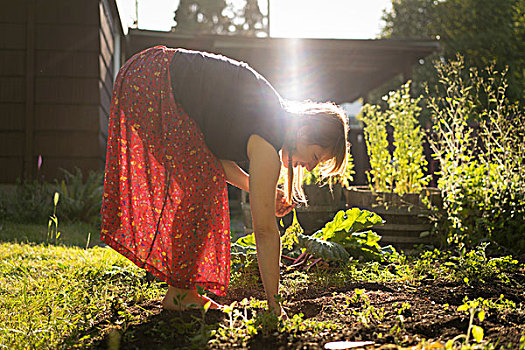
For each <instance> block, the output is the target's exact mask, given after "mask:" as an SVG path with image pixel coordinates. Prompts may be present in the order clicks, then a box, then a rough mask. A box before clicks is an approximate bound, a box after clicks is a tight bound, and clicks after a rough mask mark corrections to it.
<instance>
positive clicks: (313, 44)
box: [129, 29, 439, 52]
mask: <svg viewBox="0 0 525 350" xmlns="http://www.w3.org/2000/svg"><path fill="white" fill-rule="evenodd" d="M129 35H137V36H144V37H156V38H162V39H166V40H191V41H196V40H202V41H207V42H213V46H214V47H217V48H267V49H272V48H274V47H278V48H281V47H282V46H289V45H290V43H292V42H295V43H298V44H301V43H302V44H308V47H310V48H312V49H316V48H317V47H318V48H319V49H323V50H330V49H336V50H345V49H352V50H353V49H359V48H362V49H395V50H409V51H413V50H417V51H428V52H433V51H436V50H437V49H438V48H439V42H438V41H437V40H434V39H317V38H316V39H313V38H274V37H271V38H256V37H243V36H238V35H235V36H234V35H212V34H194V33H180V32H162V31H152V30H144V29H130V31H129Z"/></svg>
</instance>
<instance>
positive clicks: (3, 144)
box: [0, 0, 113, 182]
mask: <svg viewBox="0 0 525 350" xmlns="http://www.w3.org/2000/svg"><path fill="white" fill-rule="evenodd" d="M0 5H1V6H2V8H3V9H5V11H2V12H0V182H13V181H15V179H16V178H17V177H23V176H24V175H25V176H28V177H33V178H34V177H41V176H44V178H45V179H47V180H51V179H53V178H55V177H57V176H59V175H60V171H59V168H61V167H62V168H66V169H72V168H73V167H74V166H78V167H80V168H82V169H84V170H89V169H94V170H100V169H102V168H103V164H104V155H105V133H106V131H105V130H107V127H106V126H105V125H106V124H107V115H108V112H109V104H110V96H111V95H110V94H111V89H112V81H113V80H112V76H113V63H112V53H113V31H112V28H111V23H112V20H111V13H110V12H109V9H107V5H106V4H105V1H104V0H101V1H92V0H75V1H71V0H46V1H38V0H17V1H5V0H0ZM39 156H41V157H42V160H43V163H42V167H41V169H37V160H38V158H39Z"/></svg>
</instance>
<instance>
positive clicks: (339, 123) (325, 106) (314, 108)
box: [281, 101, 349, 204]
mask: <svg viewBox="0 0 525 350" xmlns="http://www.w3.org/2000/svg"><path fill="white" fill-rule="evenodd" d="M285 108H286V109H287V111H288V112H290V113H291V114H292V115H294V116H295V118H293V121H292V123H291V124H290V125H288V126H287V127H288V128H289V130H288V131H287V137H286V138H285V141H284V145H283V151H284V150H286V151H287V152H288V159H289V162H288V169H286V168H285V167H284V166H283V169H282V170H281V172H282V175H283V176H284V177H285V178H286V180H285V181H284V186H283V187H284V188H283V190H284V193H285V199H286V202H287V203H288V204H291V203H305V204H306V197H305V195H304V191H303V187H302V182H303V176H304V170H305V169H304V167H302V166H297V167H296V168H295V169H294V167H293V164H292V162H291V159H292V155H293V152H294V148H295V144H296V142H297V133H298V132H297V131H298V130H299V129H300V128H302V127H303V126H311V127H310V128H307V130H308V133H307V134H306V135H305V136H306V141H307V142H308V143H309V144H313V145H319V146H321V147H323V148H325V149H328V150H329V151H330V152H331V154H332V156H333V157H332V158H331V159H330V160H328V161H327V162H324V163H323V164H320V165H319V167H320V168H319V170H320V172H321V175H322V177H323V178H331V177H333V176H337V175H342V174H343V173H344V171H345V169H346V165H347V158H348V157H347V155H348V148H349V147H348V117H347V116H346V113H345V111H344V109H342V108H341V107H339V106H337V105H336V104H334V103H332V102H312V101H303V102H290V101H287V102H286V104H285Z"/></svg>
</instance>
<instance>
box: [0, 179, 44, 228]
mask: <svg viewBox="0 0 525 350" xmlns="http://www.w3.org/2000/svg"><path fill="white" fill-rule="evenodd" d="M2 192H3V193H2V198H1V199H0V212H1V213H2V219H3V220H5V221H11V222H18V223H35V224H37V223H39V224H44V223H45V222H46V219H47V218H48V213H49V212H50V211H51V210H52V198H53V193H54V189H53V186H51V185H50V184H48V183H46V182H42V181H37V180H33V181H29V180H21V179H17V181H16V184H15V187H14V189H13V190H7V189H5V190H4V191H2Z"/></svg>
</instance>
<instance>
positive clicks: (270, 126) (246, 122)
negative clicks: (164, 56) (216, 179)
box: [170, 49, 290, 161]
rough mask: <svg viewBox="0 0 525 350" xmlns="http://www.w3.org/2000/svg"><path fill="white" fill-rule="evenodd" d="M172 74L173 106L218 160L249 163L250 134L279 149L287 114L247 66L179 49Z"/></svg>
mask: <svg viewBox="0 0 525 350" xmlns="http://www.w3.org/2000/svg"><path fill="white" fill-rule="evenodd" d="M170 76H171V85H172V89H173V97H174V98H175V102H176V103H177V104H178V105H179V106H180V107H182V109H183V110H184V111H185V112H186V113H187V114H188V115H189V116H190V117H191V118H192V119H194V120H195V121H196V122H197V124H198V125H199V127H200V129H201V131H202V133H203V135H204V139H205V142H206V145H207V146H208V148H209V149H210V151H212V152H213V153H214V154H215V156H216V157H217V158H219V159H227V160H233V161H246V160H248V156H247V154H246V147H247V144H248V139H249V137H250V136H251V135H252V134H258V135H259V136H261V137H262V138H264V139H265V140H266V141H268V142H269V143H270V144H271V145H272V146H273V147H274V148H275V149H276V150H277V151H279V150H280V149H281V147H282V145H283V141H284V135H285V130H286V125H287V123H288V121H289V118H290V115H289V113H288V112H286V111H285V110H284V108H283V100H282V99H281V97H280V96H279V94H278V93H277V91H275V89H274V88H273V87H272V86H271V85H270V83H269V82H268V81H267V80H266V79H265V78H264V77H263V76H262V75H260V74H259V73H257V72H256V71H255V70H253V69H252V68H251V67H249V66H248V65H247V64H246V63H244V62H238V61H235V60H233V59H230V58H227V57H224V56H220V55H214V54H210V53H206V52H199V51H191V50H185V49H177V50H176V53H175V54H174V56H173V59H172V61H171V64H170Z"/></svg>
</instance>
